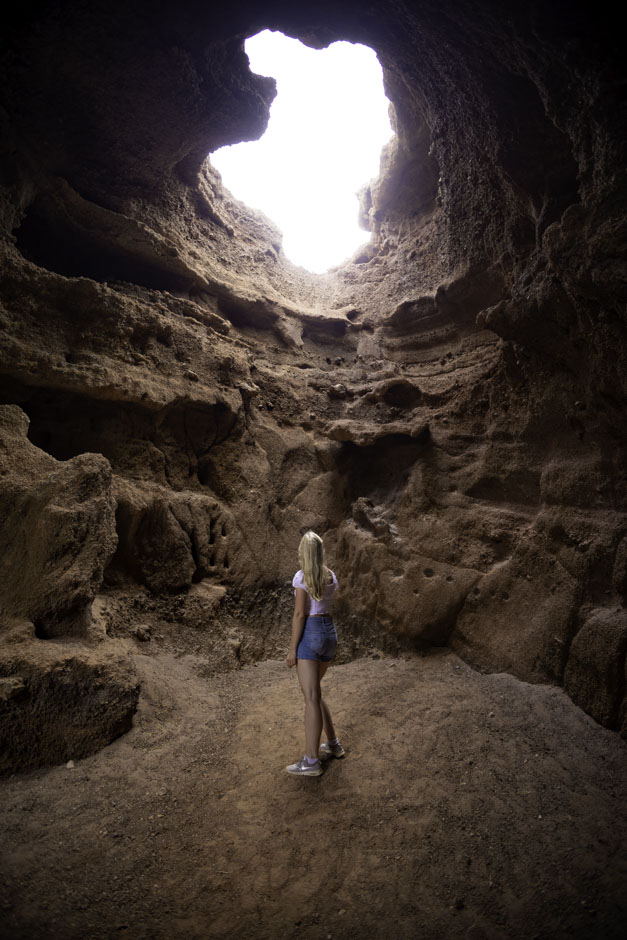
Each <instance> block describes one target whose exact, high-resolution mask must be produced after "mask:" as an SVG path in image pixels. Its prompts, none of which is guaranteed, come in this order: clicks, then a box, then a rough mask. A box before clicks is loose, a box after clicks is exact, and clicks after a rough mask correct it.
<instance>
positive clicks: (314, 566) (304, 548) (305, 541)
mask: <svg viewBox="0 0 627 940" xmlns="http://www.w3.org/2000/svg"><path fill="white" fill-rule="evenodd" d="M298 560H299V562H300V566H301V568H302V571H303V576H304V578H305V584H306V585H307V590H308V591H309V593H310V594H311V596H312V597H313V599H314V600H316V601H321V600H322V595H323V594H324V589H325V587H326V586H327V584H328V583H329V580H330V579H329V569H328V568H327V567H325V564H324V549H323V547H322V539H321V538H320V536H319V535H316V533H315V532H312V531H311V530H309V532H305V534H304V535H303V537H302V539H301V540H300V545H299V546H298Z"/></svg>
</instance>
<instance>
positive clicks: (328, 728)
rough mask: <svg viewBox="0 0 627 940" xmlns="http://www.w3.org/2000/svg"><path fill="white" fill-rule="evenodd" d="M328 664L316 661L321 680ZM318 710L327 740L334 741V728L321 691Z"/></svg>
mask: <svg viewBox="0 0 627 940" xmlns="http://www.w3.org/2000/svg"><path fill="white" fill-rule="evenodd" d="M329 665H330V663H318V676H319V680H320V681H322V677H323V675H324V674H325V672H326V671H327V669H328V668H329ZM320 711H321V712H322V724H323V727H324V733H325V734H326V736H327V740H328V741H335V738H336V734H335V728H334V727H333V719H332V718H331V712H330V711H329V706H328V705H327V703H326V702H325V700H324V699H323V698H322V693H320Z"/></svg>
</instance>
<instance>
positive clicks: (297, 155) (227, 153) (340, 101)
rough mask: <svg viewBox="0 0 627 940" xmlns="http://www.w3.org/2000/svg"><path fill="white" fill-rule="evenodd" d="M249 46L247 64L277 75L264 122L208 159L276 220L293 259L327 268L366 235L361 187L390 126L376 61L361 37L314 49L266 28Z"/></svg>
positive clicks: (235, 189) (241, 195) (238, 192)
mask: <svg viewBox="0 0 627 940" xmlns="http://www.w3.org/2000/svg"><path fill="white" fill-rule="evenodd" d="M245 49H246V53H247V55H248V58H249V63H250V68H251V70H252V71H253V72H254V73H257V74H262V75H265V76H271V77H272V78H274V79H275V81H276V86H277V95H276V98H275V99H274V102H273V103H272V105H271V108H270V117H269V123H268V128H267V130H266V132H265V133H264V134H263V136H262V137H261V139H259V140H255V141H252V142H241V143H237V144H234V145H231V146H225V147H221V148H220V149H218V150H216V151H214V152H213V153H212V154H210V161H211V163H212V165H213V166H214V167H215V168H216V169H217V170H218V171H219V172H220V174H221V176H222V180H223V183H224V184H225V185H226V186H227V187H228V189H229V190H230V191H231V192H232V193H233V194H234V195H235V196H236V197H237V198H238V199H241V200H242V201H243V202H245V203H246V204H247V205H249V206H250V207H251V208H254V209H257V210H261V211H262V212H264V213H265V214H266V215H267V216H268V217H269V218H270V219H271V220H272V221H274V222H275V223H276V224H277V225H278V226H279V228H280V229H281V231H282V233H283V249H284V251H285V254H286V256H287V257H288V258H289V260H290V261H292V262H293V263H294V264H297V265H300V266H302V267H304V268H305V269H306V270H309V271H311V272H313V273H323V272H325V271H327V270H328V269H329V268H331V267H333V266H336V265H338V264H340V263H342V262H344V261H346V260H347V259H348V258H349V257H350V256H351V255H353V254H354V253H355V252H356V251H357V250H358V249H359V248H363V246H364V244H365V243H367V241H368V240H369V238H370V234H369V233H370V226H369V220H368V213H367V210H364V209H363V208H362V207H361V206H360V198H359V195H360V190H362V189H363V188H365V187H366V186H367V184H368V183H369V181H370V180H372V179H374V178H375V177H377V176H378V175H379V169H380V160H381V157H382V153H383V151H384V149H385V147H386V145H387V146H389V145H390V141H391V140H392V138H393V137H394V133H395V132H394V128H393V126H392V123H391V121H390V116H391V112H392V105H391V102H390V101H389V99H388V98H387V97H386V94H385V91H384V83H383V70H382V68H381V64H380V62H379V60H378V58H377V55H376V53H375V51H374V50H373V49H371V48H370V47H368V46H365V45H363V44H358V43H352V42H346V41H339V42H334V43H332V44H330V45H329V46H327V47H326V48H324V49H312V48H310V47H308V46H305V45H304V44H303V43H302V42H300V41H299V40H297V39H292V38H290V37H288V36H285V35H284V34H283V33H281V32H273V31H270V30H267V29H266V30H263V31H262V32H260V33H257V34H256V35H255V36H252V37H250V38H248V39H247V40H246V43H245ZM392 117H393V115H392Z"/></svg>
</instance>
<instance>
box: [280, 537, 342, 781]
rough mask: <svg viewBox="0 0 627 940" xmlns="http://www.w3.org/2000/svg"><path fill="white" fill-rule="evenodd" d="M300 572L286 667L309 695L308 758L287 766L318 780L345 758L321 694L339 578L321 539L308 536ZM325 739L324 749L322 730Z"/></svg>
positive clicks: (331, 651) (332, 643)
mask: <svg viewBox="0 0 627 940" xmlns="http://www.w3.org/2000/svg"><path fill="white" fill-rule="evenodd" d="M298 560H299V562H300V570H299V571H297V572H296V574H295V575H294V579H293V581H292V585H293V586H294V616H293V618H292V639H291V643H290V651H289V653H288V654H287V659H286V662H287V665H288V667H289V668H290V669H291V668H292V666H296V672H297V674H298V681H299V682H300V687H301V689H302V690H303V695H304V696H305V754H304V756H303V757H302V758H301V759H300V760H299V761H297V762H296V763H295V764H290V765H289V767H286V768H285V769H286V770H287V772H288V774H297V775H298V776H304V777H318V776H319V775H320V774H321V773H322V764H321V762H320V758H319V756H318V751H319V750H320V751H321V752H322V754H323V756H324V758H325V759H326V758H329V757H343V756H344V748H343V747H342V745H341V744H340V742H339V740H338V739H337V737H336V734H335V729H334V727H333V721H332V719H331V713H330V711H329V709H328V707H327V705H326V703H325V701H324V700H323V698H322V694H321V692H320V680H321V679H322V677H323V675H324V674H325V672H326V671H327V669H328V667H329V663H330V662H331V660H332V659H333V657H334V656H335V650H336V648H337V633H336V632H335V627H334V626H333V621H332V620H331V617H330V615H329V608H330V605H331V600H332V598H333V594H334V593H335V591H336V590H337V578H336V577H335V575H334V573H333V572H332V571H331V570H330V569H329V568H327V567H326V566H325V564H324V555H323V549H322V539H321V538H320V536H319V535H316V533H315V532H306V533H305V535H303V537H302V539H301V540H300V545H299V547H298ZM323 728H324V732H325V734H326V736H327V740H326V741H325V742H324V744H322V746H320V735H321V734H322V729H323Z"/></svg>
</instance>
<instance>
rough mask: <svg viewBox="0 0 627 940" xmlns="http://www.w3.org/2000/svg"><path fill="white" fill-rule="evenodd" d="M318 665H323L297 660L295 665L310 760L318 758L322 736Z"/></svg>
mask: <svg viewBox="0 0 627 940" xmlns="http://www.w3.org/2000/svg"><path fill="white" fill-rule="evenodd" d="M320 665H325V663H322V664H321V663H318V662H316V660H314V659H299V660H298V662H297V663H296V672H297V673H298V681H299V682H300V687H301V689H302V690H303V695H304V696H305V753H306V755H307V757H309V758H310V759H311V760H314V759H317V758H318V748H319V747H320V735H321V734H322V709H321V707H320V701H321V698H322V696H321V694H320V672H319V668H318V667H319V666H320Z"/></svg>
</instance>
